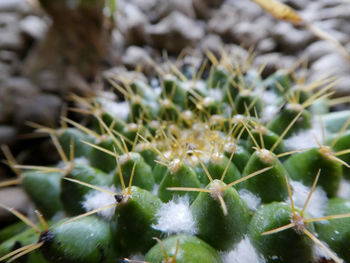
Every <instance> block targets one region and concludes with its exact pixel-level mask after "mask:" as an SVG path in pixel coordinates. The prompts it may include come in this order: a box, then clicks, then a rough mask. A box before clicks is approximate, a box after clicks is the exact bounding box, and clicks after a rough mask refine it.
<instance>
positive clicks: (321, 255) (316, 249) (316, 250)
mask: <svg viewBox="0 0 350 263" xmlns="http://www.w3.org/2000/svg"><path fill="white" fill-rule="evenodd" d="M322 243H323V244H324V245H325V246H326V247H327V248H329V246H328V245H327V244H326V243H325V242H322ZM329 249H330V248H329ZM330 250H331V251H332V252H333V253H334V254H336V253H335V252H334V251H333V250H332V249H330ZM312 252H313V257H314V260H315V262H318V261H320V259H328V260H331V257H330V256H329V255H328V254H327V252H326V251H325V250H324V249H322V248H321V247H320V246H318V245H316V244H314V246H313V248H312ZM336 255H337V254H336ZM338 258H339V257H338ZM340 262H344V261H343V260H341V261H340Z"/></svg>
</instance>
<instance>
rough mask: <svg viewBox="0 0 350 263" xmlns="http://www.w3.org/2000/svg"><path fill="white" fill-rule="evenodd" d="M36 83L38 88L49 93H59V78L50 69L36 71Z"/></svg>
mask: <svg viewBox="0 0 350 263" xmlns="http://www.w3.org/2000/svg"><path fill="white" fill-rule="evenodd" d="M37 83H38V86H39V88H40V90H42V91H45V92H50V93H59V92H60V90H59V85H58V83H59V79H58V76H57V75H55V73H54V72H52V71H50V70H48V69H47V70H43V71H41V72H39V73H38V76H37Z"/></svg>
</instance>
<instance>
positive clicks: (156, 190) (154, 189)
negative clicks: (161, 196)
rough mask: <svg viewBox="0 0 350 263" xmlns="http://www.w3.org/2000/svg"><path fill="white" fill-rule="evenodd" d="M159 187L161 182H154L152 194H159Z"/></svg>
mask: <svg viewBox="0 0 350 263" xmlns="http://www.w3.org/2000/svg"><path fill="white" fill-rule="evenodd" d="M158 189H159V184H154V186H153V189H152V194H153V195H155V196H158Z"/></svg>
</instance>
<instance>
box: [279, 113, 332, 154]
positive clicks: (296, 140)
mask: <svg viewBox="0 0 350 263" xmlns="http://www.w3.org/2000/svg"><path fill="white" fill-rule="evenodd" d="M322 129H323V128H322V125H321V123H320V122H319V121H317V120H313V121H312V126H311V129H308V130H301V131H299V132H298V133H295V134H293V135H292V136H291V137H289V138H288V139H285V140H284V144H285V146H286V147H287V148H288V149H289V150H300V149H307V148H314V147H318V145H317V141H316V139H315V137H316V138H317V139H318V141H320V142H321V143H322V141H323V139H322V137H323V136H322ZM325 133H326V132H325ZM325 135H326V136H327V134H325Z"/></svg>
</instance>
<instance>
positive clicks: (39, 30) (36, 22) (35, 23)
mask: <svg viewBox="0 0 350 263" xmlns="http://www.w3.org/2000/svg"><path fill="white" fill-rule="evenodd" d="M19 27H20V30H21V32H22V33H24V34H26V35H27V36H29V37H31V38H33V39H35V40H41V39H43V38H44V36H45V33H46V31H47V29H48V24H47V23H46V22H45V21H44V19H42V18H40V17H38V16H33V15H29V16H26V17H25V18H23V19H22V20H21V21H20V24H19Z"/></svg>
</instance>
